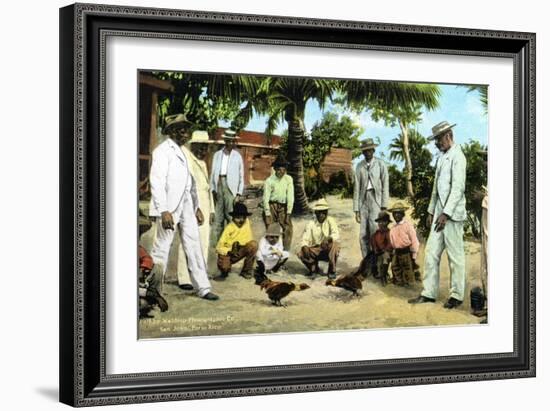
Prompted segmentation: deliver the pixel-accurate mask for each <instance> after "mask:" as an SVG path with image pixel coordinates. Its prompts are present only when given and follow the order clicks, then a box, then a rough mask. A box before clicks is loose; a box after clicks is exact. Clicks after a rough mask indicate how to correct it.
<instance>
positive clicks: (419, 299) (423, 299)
mask: <svg viewBox="0 0 550 411" xmlns="http://www.w3.org/2000/svg"><path fill="white" fill-rule="evenodd" d="M424 303H435V299H433V298H429V297H424V296H423V295H419V296H418V297H416V298H411V299H410V300H409V304H424Z"/></svg>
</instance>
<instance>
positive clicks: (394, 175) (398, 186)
mask: <svg viewBox="0 0 550 411" xmlns="http://www.w3.org/2000/svg"><path fill="white" fill-rule="evenodd" d="M388 177H389V186H390V197H397V198H406V197H407V177H406V176H405V174H404V173H403V171H401V170H400V169H399V168H398V167H397V166H396V165H395V164H390V165H389V167H388Z"/></svg>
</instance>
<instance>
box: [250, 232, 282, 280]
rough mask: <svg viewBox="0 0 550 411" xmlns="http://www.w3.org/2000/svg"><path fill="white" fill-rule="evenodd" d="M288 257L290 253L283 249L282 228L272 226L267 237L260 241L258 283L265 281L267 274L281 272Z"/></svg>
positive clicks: (257, 258)
mask: <svg viewBox="0 0 550 411" xmlns="http://www.w3.org/2000/svg"><path fill="white" fill-rule="evenodd" d="M288 257H289V254H288V251H285V250H284V248H283V242H282V240H281V228H280V226H279V225H278V224H270V225H269V227H268V228H267V231H266V233H265V236H264V237H263V238H262V239H261V240H260V244H259V245H258V252H257V253H256V264H257V266H256V276H255V277H256V281H258V279H265V274H266V273H267V274H269V273H270V272H277V271H279V269H280V268H281V267H282V266H283V265H284V263H285V262H286V261H287V260H288Z"/></svg>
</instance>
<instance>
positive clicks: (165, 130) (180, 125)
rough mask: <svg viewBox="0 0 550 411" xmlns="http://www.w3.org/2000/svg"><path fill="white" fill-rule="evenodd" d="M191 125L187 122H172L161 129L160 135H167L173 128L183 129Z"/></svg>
mask: <svg viewBox="0 0 550 411" xmlns="http://www.w3.org/2000/svg"><path fill="white" fill-rule="evenodd" d="M192 124H193V123H191V122H190V121H189V120H179V121H174V122H173V123H170V124H167V125H165V126H164V128H163V129H162V134H168V133H169V132H170V131H171V130H172V129H175V128H183V127H190V126H191V125H192Z"/></svg>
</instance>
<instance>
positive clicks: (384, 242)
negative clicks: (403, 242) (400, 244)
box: [370, 211, 392, 286]
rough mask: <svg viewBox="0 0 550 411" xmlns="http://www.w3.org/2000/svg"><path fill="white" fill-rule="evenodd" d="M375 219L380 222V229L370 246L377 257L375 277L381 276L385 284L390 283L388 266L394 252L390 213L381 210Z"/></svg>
mask: <svg viewBox="0 0 550 411" xmlns="http://www.w3.org/2000/svg"><path fill="white" fill-rule="evenodd" d="M374 221H376V222H377V223H378V230H376V231H375V233H374V234H373V235H372V237H371V238H370V246H371V250H372V251H373V252H374V255H375V258H376V261H375V264H376V271H377V275H375V277H377V278H380V279H381V280H382V285H384V286H385V285H386V284H387V283H388V266H389V264H390V260H391V252H392V245H391V241H390V230H389V229H388V224H389V223H390V221H391V219H390V215H389V214H388V213H386V212H385V211H381V212H380V213H379V214H378V218H377V219H375V220H374Z"/></svg>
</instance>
